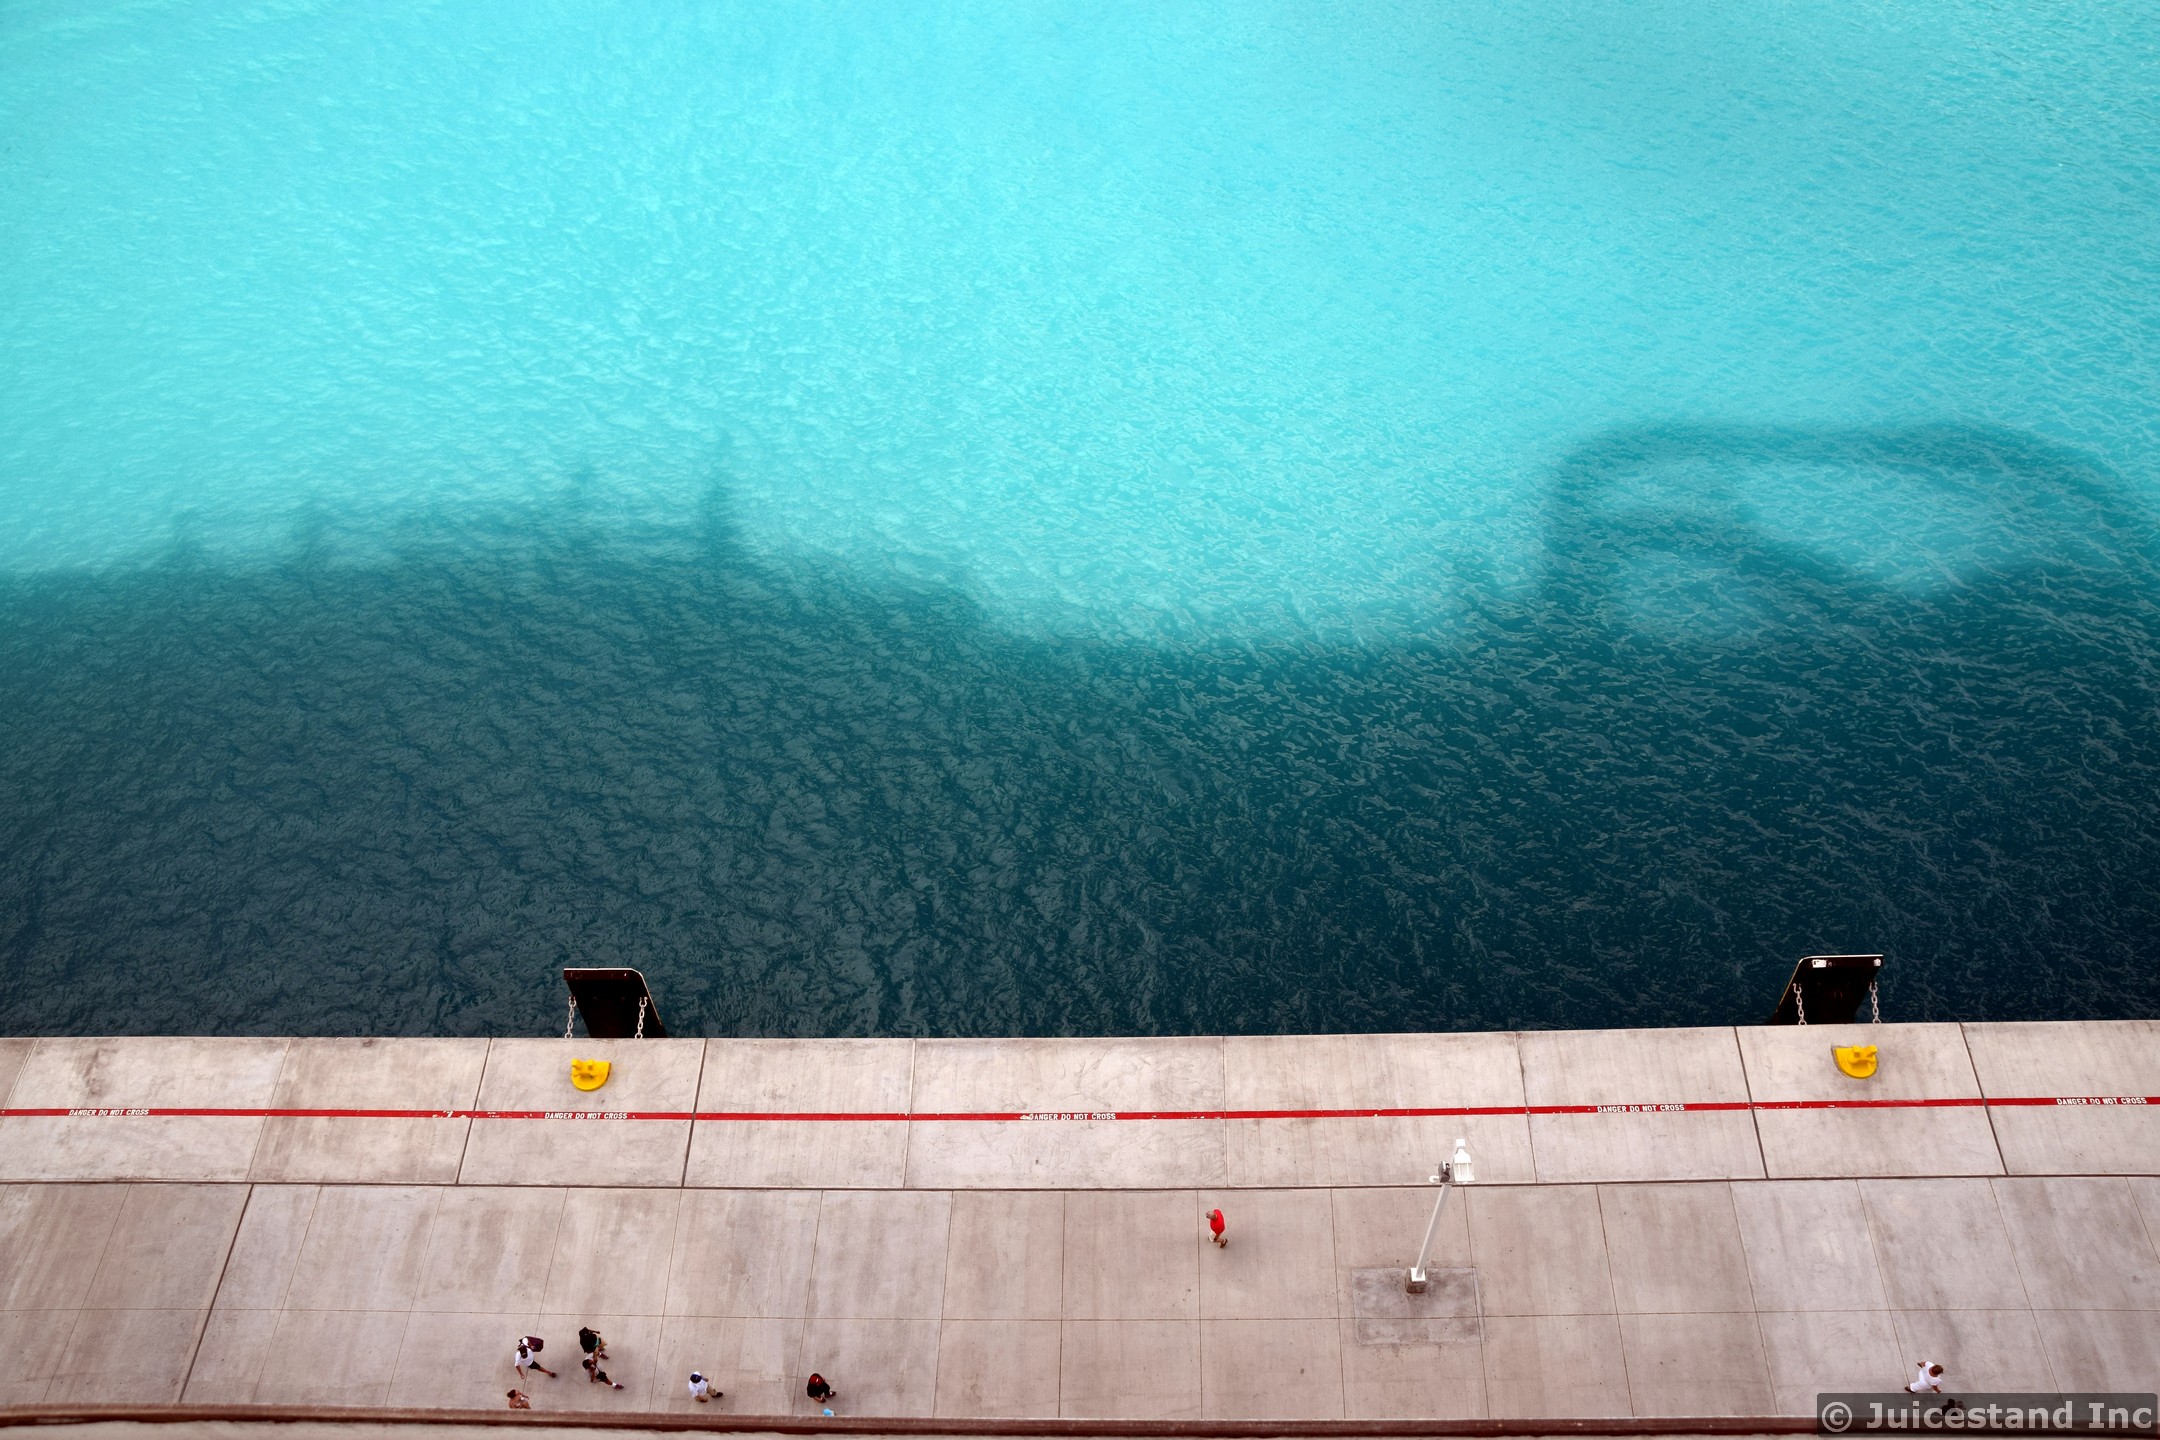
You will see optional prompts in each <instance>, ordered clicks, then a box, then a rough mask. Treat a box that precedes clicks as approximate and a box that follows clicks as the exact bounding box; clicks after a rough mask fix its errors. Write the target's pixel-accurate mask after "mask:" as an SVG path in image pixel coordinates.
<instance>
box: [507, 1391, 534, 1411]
mask: <svg viewBox="0 0 2160 1440" xmlns="http://www.w3.org/2000/svg"><path fill="white" fill-rule="evenodd" d="M510 1408H511V1409H512V1410H530V1409H532V1401H530V1400H528V1399H526V1398H525V1392H524V1391H523V1390H512V1391H511V1392H510Z"/></svg>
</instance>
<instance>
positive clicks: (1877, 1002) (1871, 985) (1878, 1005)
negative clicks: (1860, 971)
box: [1867, 980, 1882, 1025]
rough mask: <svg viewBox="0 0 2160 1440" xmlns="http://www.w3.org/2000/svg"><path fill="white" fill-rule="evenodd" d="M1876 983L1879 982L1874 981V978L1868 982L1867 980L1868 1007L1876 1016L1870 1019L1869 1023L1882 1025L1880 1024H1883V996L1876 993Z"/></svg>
mask: <svg viewBox="0 0 2160 1440" xmlns="http://www.w3.org/2000/svg"><path fill="white" fill-rule="evenodd" d="M1876 983H1877V982H1875V981H1873V980H1870V981H1868V982H1867V1003H1868V1009H1869V1011H1871V1012H1872V1013H1873V1015H1874V1017H1875V1018H1874V1019H1872V1020H1870V1021H1869V1022H1868V1023H1869V1024H1871V1025H1880V1024H1882V997H1881V996H1880V995H1877V994H1876V993H1875V986H1876Z"/></svg>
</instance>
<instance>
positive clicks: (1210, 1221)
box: [1207, 1210, 1230, 1250]
mask: <svg viewBox="0 0 2160 1440" xmlns="http://www.w3.org/2000/svg"><path fill="white" fill-rule="evenodd" d="M1223 1224H1224V1221H1223V1218H1222V1211H1220V1210H1210V1211H1208V1212H1207V1228H1208V1238H1209V1239H1210V1240H1213V1241H1214V1242H1215V1244H1216V1245H1217V1246H1218V1247H1219V1248H1221V1249H1224V1250H1227V1249H1229V1248H1230V1242H1229V1240H1228V1239H1226V1238H1225V1237H1224V1235H1223Z"/></svg>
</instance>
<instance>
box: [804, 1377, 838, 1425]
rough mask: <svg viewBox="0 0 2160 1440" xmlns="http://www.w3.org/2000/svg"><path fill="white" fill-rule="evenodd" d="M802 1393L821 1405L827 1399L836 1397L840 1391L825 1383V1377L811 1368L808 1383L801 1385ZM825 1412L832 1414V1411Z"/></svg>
mask: <svg viewBox="0 0 2160 1440" xmlns="http://www.w3.org/2000/svg"><path fill="white" fill-rule="evenodd" d="M803 1394H805V1395H808V1396H809V1397H810V1398H811V1399H812V1400H815V1401H816V1402H817V1403H818V1404H820V1405H823V1404H825V1403H826V1402H827V1401H828V1400H833V1399H836V1398H838V1396H839V1394H840V1392H839V1391H837V1390H835V1389H833V1388H832V1386H830V1385H828V1384H826V1383H825V1377H824V1376H823V1375H820V1374H818V1373H817V1371H815V1370H813V1371H811V1372H810V1383H809V1384H807V1385H805V1386H803ZM825 1413H826V1414H828V1415H830V1414H832V1411H831V1410H827V1411H826V1412H825Z"/></svg>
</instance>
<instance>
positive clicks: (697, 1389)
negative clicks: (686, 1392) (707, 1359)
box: [690, 1370, 720, 1400]
mask: <svg viewBox="0 0 2160 1440" xmlns="http://www.w3.org/2000/svg"><path fill="white" fill-rule="evenodd" d="M719 1393H720V1392H719V1391H718V1390H715V1389H713V1388H712V1381H710V1380H707V1379H706V1378H705V1377H704V1376H703V1375H700V1374H698V1372H697V1371H695V1370H692V1371H691V1372H690V1398H691V1399H692V1400H710V1399H712V1397H713V1396H715V1395H718V1394H719Z"/></svg>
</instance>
